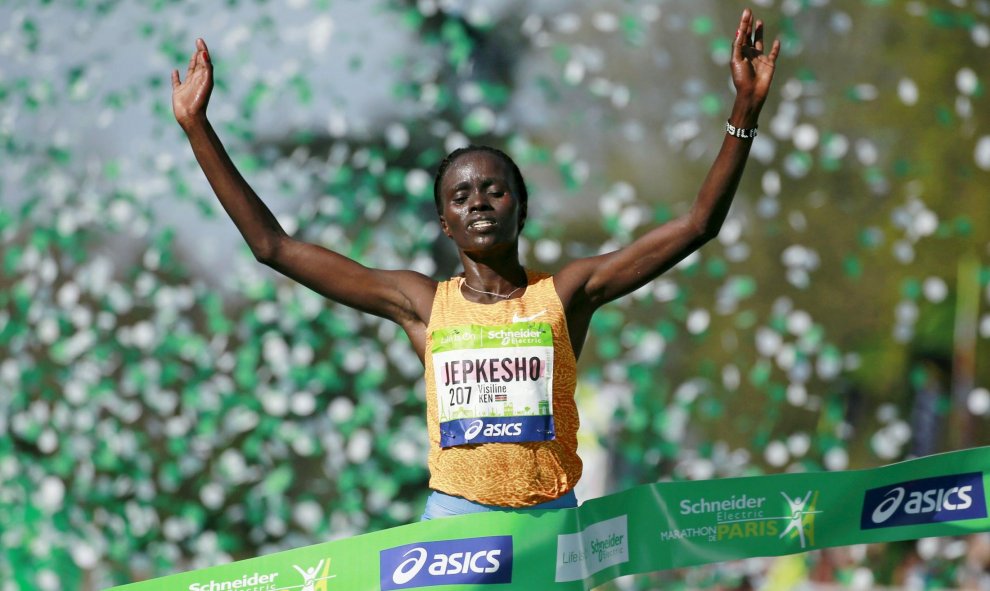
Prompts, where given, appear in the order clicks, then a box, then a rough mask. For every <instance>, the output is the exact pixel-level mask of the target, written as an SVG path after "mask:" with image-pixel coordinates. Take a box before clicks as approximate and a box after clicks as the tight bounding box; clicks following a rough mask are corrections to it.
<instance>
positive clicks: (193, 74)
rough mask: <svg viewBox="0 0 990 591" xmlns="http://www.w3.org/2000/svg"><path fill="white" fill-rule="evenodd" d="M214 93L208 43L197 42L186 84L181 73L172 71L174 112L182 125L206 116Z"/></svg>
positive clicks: (198, 40)
mask: <svg viewBox="0 0 990 591" xmlns="http://www.w3.org/2000/svg"><path fill="white" fill-rule="evenodd" d="M212 92H213V64H212V63H211V62H210V54H209V50H208V49H207V48H206V42H205V41H203V40H202V39H197V40H196V51H195V52H194V53H193V54H192V56H191V57H190V58H189V69H187V70H186V80H185V82H182V81H180V79H179V71H178V70H172V112H173V113H174V114H175V119H176V120H177V121H178V122H179V124H180V125H186V124H187V123H190V122H192V121H194V120H196V119H198V118H202V117H205V116H206V106H207V104H208V103H209V102H210V93H212Z"/></svg>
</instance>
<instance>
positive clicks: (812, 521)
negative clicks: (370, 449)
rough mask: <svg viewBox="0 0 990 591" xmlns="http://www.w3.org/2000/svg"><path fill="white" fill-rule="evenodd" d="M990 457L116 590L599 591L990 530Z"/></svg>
mask: <svg viewBox="0 0 990 591" xmlns="http://www.w3.org/2000/svg"><path fill="white" fill-rule="evenodd" d="M988 472H990V448H977V449H970V450H964V451H957V452H951V453H945V454H940V455H937V456H929V457H925V458H920V459H915V460H910V461H906V462H902V463H899V464H894V465H891V466H885V467H882V468H876V469H872V470H859V471H848V472H819V473H799V474H779V475H771V476H757V477H749V478H729V479H723V480H709V481H694V482H666V483H657V484H649V485H643V486H639V487H636V488H634V489H631V490H628V491H625V492H621V493H617V494H613V495H609V496H606V497H602V498H599V499H592V500H589V501H587V502H585V503H584V504H582V505H581V506H580V507H578V508H576V509H563V510H557V511H539V512H536V511H534V512H494V513H482V514H475V515H465V516H461V517H454V518H449V519H438V520H434V521H429V522H423V523H414V524H411V525H405V526H402V527H396V528H393V529H389V530H385V531H380V532H375V533H370V534H365V535H361V536H357V537H354V538H350V539H345V540H338V541H334V542H327V543H323V544H317V545H314V546H308V547H305V548H299V549H296V550H290V551H286V552H280V553H277V554H272V555H269V556H262V557H259V558H253V559H250V560H243V561H240V562H235V563H232V564H226V565H221V566H216V567H212V568H206V569H202V570H198V571H191V572H187V573H182V574H177V575H171V576H167V577H163V578H160V579H155V580H151V581H146V582H142V583H133V584H130V585H124V586H122V587H115V588H114V589H115V590H116V591H281V590H295V589H300V590H302V591H332V590H334V589H346V590H348V591H359V590H369V591H370V590H377V589H383V590H386V591H391V590H398V589H419V588H428V587H432V586H437V585H443V586H444V589H445V590H447V589H450V590H460V589H475V590H488V591H496V590H498V589H539V590H545V589H555V590H556V589H559V590H561V591H565V590H576V589H590V588H591V587H593V586H596V585H600V584H602V583H604V582H605V581H608V580H611V579H613V578H615V577H618V576H620V575H628V574H635V573H645V572H650V571H656V570H663V569H670V568H677V567H685V566H692V565H699V564H707V563H713V562H720V561H724V560H734V559H739V558H750V557H756V556H779V555H783V554H794V553H799V552H804V551H807V550H812V549H815V548H823V547H827V546H844V545H849V544H863V543H871V542H886V541H894V540H908V539H915V538H922V537H930V536H950V535H959V534H966V533H972V532H978V531H990V518H988V517H987V495H986V490H987V487H988V483H987V473H988Z"/></svg>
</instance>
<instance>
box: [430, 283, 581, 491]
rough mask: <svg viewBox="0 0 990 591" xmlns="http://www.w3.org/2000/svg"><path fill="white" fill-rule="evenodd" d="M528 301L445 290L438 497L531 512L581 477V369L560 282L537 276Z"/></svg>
mask: <svg viewBox="0 0 990 591" xmlns="http://www.w3.org/2000/svg"><path fill="white" fill-rule="evenodd" d="M527 279H528V285H527V287H526V291H525V292H524V293H523V295H522V297H519V298H516V299H511V300H504V301H499V302H495V303H493V304H476V303H473V302H469V301H467V300H466V299H465V298H464V296H463V295H462V294H461V281H462V279H461V278H460V277H456V278H454V279H451V280H449V281H445V282H442V283H440V284H439V285H438V286H437V292H436V296H435V298H434V300H433V311H432V313H431V315H430V324H429V326H428V327H427V337H426V350H425V364H426V413H427V429H428V432H429V438H430V452H429V461H428V463H429V468H430V488H432V489H434V490H438V491H441V492H444V493H447V494H451V495H456V496H459V497H463V498H466V499H469V500H472V501H475V502H478V503H484V504H488V505H500V506H506V507H528V506H531V505H535V504H538V503H543V502H546V501H551V500H554V499H556V498H558V497H560V496H562V495H564V494H565V493H566V492H567V491H569V490H571V489H572V488H573V487H574V485H575V484H576V483H577V481H578V478H580V476H581V459H580V458H579V457H578V455H577V430H578V413H577V406H576V405H575V402H574V388H575V386H576V378H577V371H576V360H575V358H574V351H573V349H572V348H571V339H570V335H569V334H568V332H567V321H566V319H565V317H564V310H563V306H562V304H561V302H560V298H559V297H557V292H556V291H555V290H554V285H553V278H552V277H551V276H550V275H548V274H545V273H536V272H531V271H527Z"/></svg>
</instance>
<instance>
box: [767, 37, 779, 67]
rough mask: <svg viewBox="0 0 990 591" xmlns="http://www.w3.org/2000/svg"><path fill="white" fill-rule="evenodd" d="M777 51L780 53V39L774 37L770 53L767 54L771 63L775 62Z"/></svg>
mask: <svg viewBox="0 0 990 591" xmlns="http://www.w3.org/2000/svg"><path fill="white" fill-rule="evenodd" d="M778 53H780V39H774V40H773V47H771V48H770V55H768V56H767V57H768V58H769V59H770V63H771V64H775V63H777V54H778Z"/></svg>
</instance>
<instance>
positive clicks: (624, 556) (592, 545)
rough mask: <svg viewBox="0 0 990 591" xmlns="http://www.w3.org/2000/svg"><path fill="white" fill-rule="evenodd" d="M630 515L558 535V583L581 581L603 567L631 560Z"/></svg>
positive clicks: (556, 579)
mask: <svg viewBox="0 0 990 591" xmlns="http://www.w3.org/2000/svg"><path fill="white" fill-rule="evenodd" d="M627 521H628V518H627V516H626V515H620V516H619V517H613V518H612V519H606V520H605V521H599V522H598V523H593V524H591V525H589V526H588V527H586V528H584V529H583V530H581V531H579V532H578V533H575V534H564V535H559V536H557V573H556V576H555V578H554V580H555V581H556V582H558V583H563V582H567V581H580V580H581V579H584V578H587V577H589V576H591V575H593V574H595V573H597V572H598V571H600V570H603V569H605V568H608V567H610V566H614V565H616V564H622V563H623V562H629V531H628V527H627Z"/></svg>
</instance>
